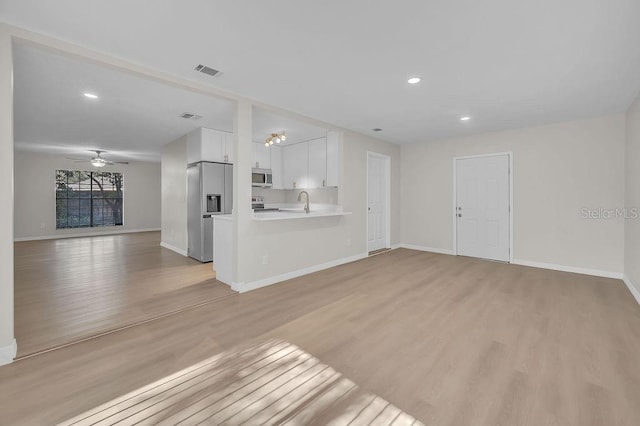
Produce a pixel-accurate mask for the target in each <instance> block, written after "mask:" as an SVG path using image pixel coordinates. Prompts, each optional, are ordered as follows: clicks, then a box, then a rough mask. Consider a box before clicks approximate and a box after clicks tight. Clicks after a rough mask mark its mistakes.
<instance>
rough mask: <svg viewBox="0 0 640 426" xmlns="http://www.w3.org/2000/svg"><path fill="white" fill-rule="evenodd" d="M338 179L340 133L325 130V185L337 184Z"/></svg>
mask: <svg viewBox="0 0 640 426" xmlns="http://www.w3.org/2000/svg"><path fill="white" fill-rule="evenodd" d="M339 179H340V133H338V132H334V131H329V132H327V186H338V182H339Z"/></svg>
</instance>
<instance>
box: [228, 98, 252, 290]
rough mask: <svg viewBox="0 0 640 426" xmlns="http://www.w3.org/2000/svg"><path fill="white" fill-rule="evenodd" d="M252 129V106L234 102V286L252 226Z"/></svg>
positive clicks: (239, 276)
mask: <svg viewBox="0 0 640 426" xmlns="http://www.w3.org/2000/svg"><path fill="white" fill-rule="evenodd" d="M252 132H253V105H252V104H251V102H249V101H246V100H239V101H238V102H237V104H236V113H235V119H234V122H233V135H234V145H233V158H234V167H233V217H234V222H233V237H232V238H233V246H234V247H233V250H234V256H233V259H234V260H233V282H234V286H232V287H234V289H236V290H238V289H240V288H241V287H242V283H243V280H244V274H243V273H242V271H243V270H244V269H243V268H245V267H246V265H245V255H244V254H245V253H246V252H247V245H248V244H250V243H251V242H250V241H249V240H248V236H249V228H250V227H251V221H252V211H251V163H252V161H253V160H252V151H251V136H252Z"/></svg>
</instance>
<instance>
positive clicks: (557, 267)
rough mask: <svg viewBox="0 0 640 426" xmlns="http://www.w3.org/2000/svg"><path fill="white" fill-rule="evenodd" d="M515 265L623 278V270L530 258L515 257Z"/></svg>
mask: <svg viewBox="0 0 640 426" xmlns="http://www.w3.org/2000/svg"><path fill="white" fill-rule="evenodd" d="M511 263H512V264H514V265H521V266H531V267H534V268H542V269H552V270H554V271H562V272H573V273H576V274H584V275H593V276H594V277H603V278H616V279H619V280H621V279H622V272H612V271H601V270H598V269H588V268H578V267H576V266H565V265H556V264H553V263H543V262H532V261H530V260H522V259H513V262H511Z"/></svg>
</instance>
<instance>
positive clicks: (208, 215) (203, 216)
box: [202, 214, 211, 219]
mask: <svg viewBox="0 0 640 426" xmlns="http://www.w3.org/2000/svg"><path fill="white" fill-rule="evenodd" d="M208 217H211V215H210V214H203V215H202V218H203V219H206V218H208Z"/></svg>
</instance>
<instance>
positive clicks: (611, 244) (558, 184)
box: [402, 115, 625, 274]
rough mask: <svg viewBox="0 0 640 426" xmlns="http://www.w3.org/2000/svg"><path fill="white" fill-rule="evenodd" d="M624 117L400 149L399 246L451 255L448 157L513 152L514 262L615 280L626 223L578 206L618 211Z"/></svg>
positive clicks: (621, 198) (621, 197)
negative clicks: (584, 211) (599, 274)
mask: <svg viewBox="0 0 640 426" xmlns="http://www.w3.org/2000/svg"><path fill="white" fill-rule="evenodd" d="M624 122H625V117H624V115H615V116H608V117H601V118H595V119H589V120H579V121H572V122H566V123H559V124H551V125H546V126H539V127H531V128H524V129H517V130H509V131H503V132H497V133H489V134H483V135H476V136H470V137H465V138H456V139H450V140H443V141H438V142H433V143H424V144H413V145H402V242H403V243H405V244H415V245H419V246H424V247H431V248H436V249H440V250H452V249H453V220H454V216H453V207H452V205H453V158H454V157H458V156H465V155H474V154H486V153H492V152H503V151H512V152H513V164H514V178H513V180H514V200H513V209H514V212H513V215H514V224H513V225H514V240H515V241H514V246H515V247H514V248H513V249H514V258H515V260H520V261H528V262H538V263H545V264H551V265H561V266H565V267H572V268H583V269H588V270H593V271H603V272H611V273H614V274H620V273H621V272H622V270H623V245H624V242H623V239H624V234H623V233H624V221H623V220H622V219H619V218H618V219H609V220H607V219H585V218H583V217H582V215H581V209H582V208H591V209H598V208H603V209H615V208H621V207H623V205H624V170H623V169H624V155H625V154H624V140H625V127H624V126H625V124H624Z"/></svg>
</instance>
